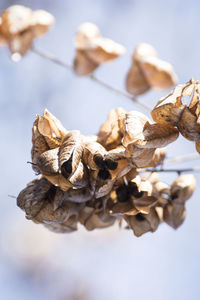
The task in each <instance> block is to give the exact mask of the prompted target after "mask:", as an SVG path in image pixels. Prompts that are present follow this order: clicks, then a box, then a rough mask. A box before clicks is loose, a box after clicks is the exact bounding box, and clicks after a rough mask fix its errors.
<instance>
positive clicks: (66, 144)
mask: <svg viewBox="0 0 200 300" xmlns="http://www.w3.org/2000/svg"><path fill="white" fill-rule="evenodd" d="M82 153H83V138H82V136H81V134H80V132H79V131H78V130H73V131H70V132H68V134H66V136H65V138H64V140H63V143H62V145H61V146H60V149H59V165H60V169H61V173H62V175H63V176H64V177H65V178H66V179H69V178H70V177H71V176H72V175H73V174H74V173H75V171H76V170H77V168H78V166H79V163H80V162H81V158H82Z"/></svg>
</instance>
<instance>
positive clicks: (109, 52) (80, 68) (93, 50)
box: [74, 23, 125, 75]
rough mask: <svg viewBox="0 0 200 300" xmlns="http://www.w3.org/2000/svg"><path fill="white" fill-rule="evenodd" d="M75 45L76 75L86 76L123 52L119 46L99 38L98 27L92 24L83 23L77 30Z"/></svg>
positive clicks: (122, 48)
mask: <svg viewBox="0 0 200 300" xmlns="http://www.w3.org/2000/svg"><path fill="white" fill-rule="evenodd" d="M75 44H76V47H77V50H76V56H75V59H74V71H75V72H76V74H77V75H88V74H90V73H92V72H93V71H94V70H95V69H96V68H97V67H98V66H99V65H100V64H101V63H103V62H107V61H111V60H113V59H115V58H117V57H118V56H120V55H122V54H124V52H125V48H124V47H123V46H121V45H120V44H117V43H115V42H113V41H112V40H110V39H107V38H103V37H101V35H100V32H99V29H98V27H97V26H96V25H95V24H92V23H83V24H82V25H81V26H80V27H79V28H78V32H77V34H76V38H75Z"/></svg>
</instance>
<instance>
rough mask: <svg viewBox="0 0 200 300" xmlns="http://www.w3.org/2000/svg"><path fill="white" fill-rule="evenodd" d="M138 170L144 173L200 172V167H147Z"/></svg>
mask: <svg viewBox="0 0 200 300" xmlns="http://www.w3.org/2000/svg"><path fill="white" fill-rule="evenodd" d="M137 171H138V172H139V173H143V172H150V173H154V172H159V173H161V172H162V173H178V174H181V173H185V172H200V168H186V169H163V168H162V169H156V168H152V169H151V168H147V169H137Z"/></svg>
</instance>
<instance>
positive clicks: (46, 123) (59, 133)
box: [37, 109, 67, 149]
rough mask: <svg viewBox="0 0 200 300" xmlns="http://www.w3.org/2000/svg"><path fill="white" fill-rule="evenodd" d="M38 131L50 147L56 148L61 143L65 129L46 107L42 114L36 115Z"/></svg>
mask: <svg viewBox="0 0 200 300" xmlns="http://www.w3.org/2000/svg"><path fill="white" fill-rule="evenodd" d="M37 119H38V125H37V126H38V131H39V133H40V134H41V135H42V136H44V138H45V140H46V142H47V143H48V145H49V147H50V149H53V148H56V147H58V146H60V145H61V143H62V141H63V139H64V137H65V135H66V134H67V131H66V129H65V128H64V127H63V126H62V124H61V122H60V121H59V120H58V119H56V118H55V117H54V116H53V115H52V114H51V113H50V112H49V111H48V110H47V109H45V110H44V113H43V116H39V115H38V116H37Z"/></svg>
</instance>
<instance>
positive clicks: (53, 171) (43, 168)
mask: <svg viewBox="0 0 200 300" xmlns="http://www.w3.org/2000/svg"><path fill="white" fill-rule="evenodd" d="M58 154H59V148H55V149H51V150H47V151H45V152H44V153H42V154H41V155H40V156H39V157H38V159H37V167H38V168H39V169H40V172H41V173H42V175H44V176H45V175H47V176H53V175H58V174H59V162H58Z"/></svg>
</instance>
